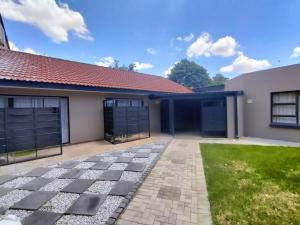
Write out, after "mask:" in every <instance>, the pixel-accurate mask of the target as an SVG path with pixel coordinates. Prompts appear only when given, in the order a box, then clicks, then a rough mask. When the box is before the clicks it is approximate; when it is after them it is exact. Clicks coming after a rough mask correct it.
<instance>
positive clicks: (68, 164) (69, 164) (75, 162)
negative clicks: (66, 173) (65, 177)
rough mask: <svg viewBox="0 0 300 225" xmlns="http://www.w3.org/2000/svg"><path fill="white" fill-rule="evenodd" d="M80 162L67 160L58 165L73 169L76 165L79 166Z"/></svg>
mask: <svg viewBox="0 0 300 225" xmlns="http://www.w3.org/2000/svg"><path fill="white" fill-rule="evenodd" d="M79 163H80V162H78V161H67V162H64V163H63V164H61V165H59V166H58V167H61V168H64V169H73V168H74V167H75V166H77V165H78V164H79Z"/></svg>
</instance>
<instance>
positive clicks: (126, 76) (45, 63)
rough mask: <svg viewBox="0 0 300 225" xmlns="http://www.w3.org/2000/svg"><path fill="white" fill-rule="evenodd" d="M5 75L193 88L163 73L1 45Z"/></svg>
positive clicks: (174, 89) (0, 68)
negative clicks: (122, 68)
mask: <svg viewBox="0 0 300 225" xmlns="http://www.w3.org/2000/svg"><path fill="white" fill-rule="evenodd" d="M3 79H5V80H17V81H33V82H43V83H55V84H67V85H81V86H92V87H104V88H120V89H130V90H143V91H155V92H170V93H191V92H192V91H191V90H190V89H188V88H186V87H184V86H182V85H179V84H177V83H175V82H173V81H170V80H168V79H165V78H163V77H160V76H154V75H147V74H142V73H137V72H129V71H123V70H118V69H111V68H106V67H101V66H96V65H91V64H85V63H79V62H72V61H67V60H62V59H56V58H51V57H45V56H39V55H33V54H27V53H22V52H15V51H11V50H4V49H1V50H0V80H3Z"/></svg>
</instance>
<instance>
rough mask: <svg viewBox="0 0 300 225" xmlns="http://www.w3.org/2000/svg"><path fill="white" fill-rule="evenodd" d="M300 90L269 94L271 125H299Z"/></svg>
mask: <svg viewBox="0 0 300 225" xmlns="http://www.w3.org/2000/svg"><path fill="white" fill-rule="evenodd" d="M299 96H300V92H299V91H290V92H277V93H272V94H271V123H272V125H287V126H288V125H290V126H300V118H299V110H300V102H299V101H300V98H299Z"/></svg>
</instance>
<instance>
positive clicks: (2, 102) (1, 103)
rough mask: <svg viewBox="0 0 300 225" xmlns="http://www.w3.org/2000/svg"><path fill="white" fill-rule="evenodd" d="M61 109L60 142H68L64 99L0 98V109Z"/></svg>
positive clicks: (67, 112) (66, 110) (67, 119)
mask: <svg viewBox="0 0 300 225" xmlns="http://www.w3.org/2000/svg"><path fill="white" fill-rule="evenodd" d="M6 107H8V108H48V107H60V108H61V127H62V128H61V129H62V130H61V131H62V142H63V143H64V144H65V143H68V142H69V139H70V137H69V111H68V110H69V106H68V99H67V98H64V97H39V96H37V97H34V96H5V97H4V96H0V109H1V108H6Z"/></svg>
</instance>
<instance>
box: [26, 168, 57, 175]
mask: <svg viewBox="0 0 300 225" xmlns="http://www.w3.org/2000/svg"><path fill="white" fill-rule="evenodd" d="M51 169H52V168H49V167H39V168H35V169H33V170H31V171H29V172H28V173H26V174H25V175H24V176H25V177H40V176H43V175H44V174H45V173H47V172H49V171H50V170H51Z"/></svg>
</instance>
